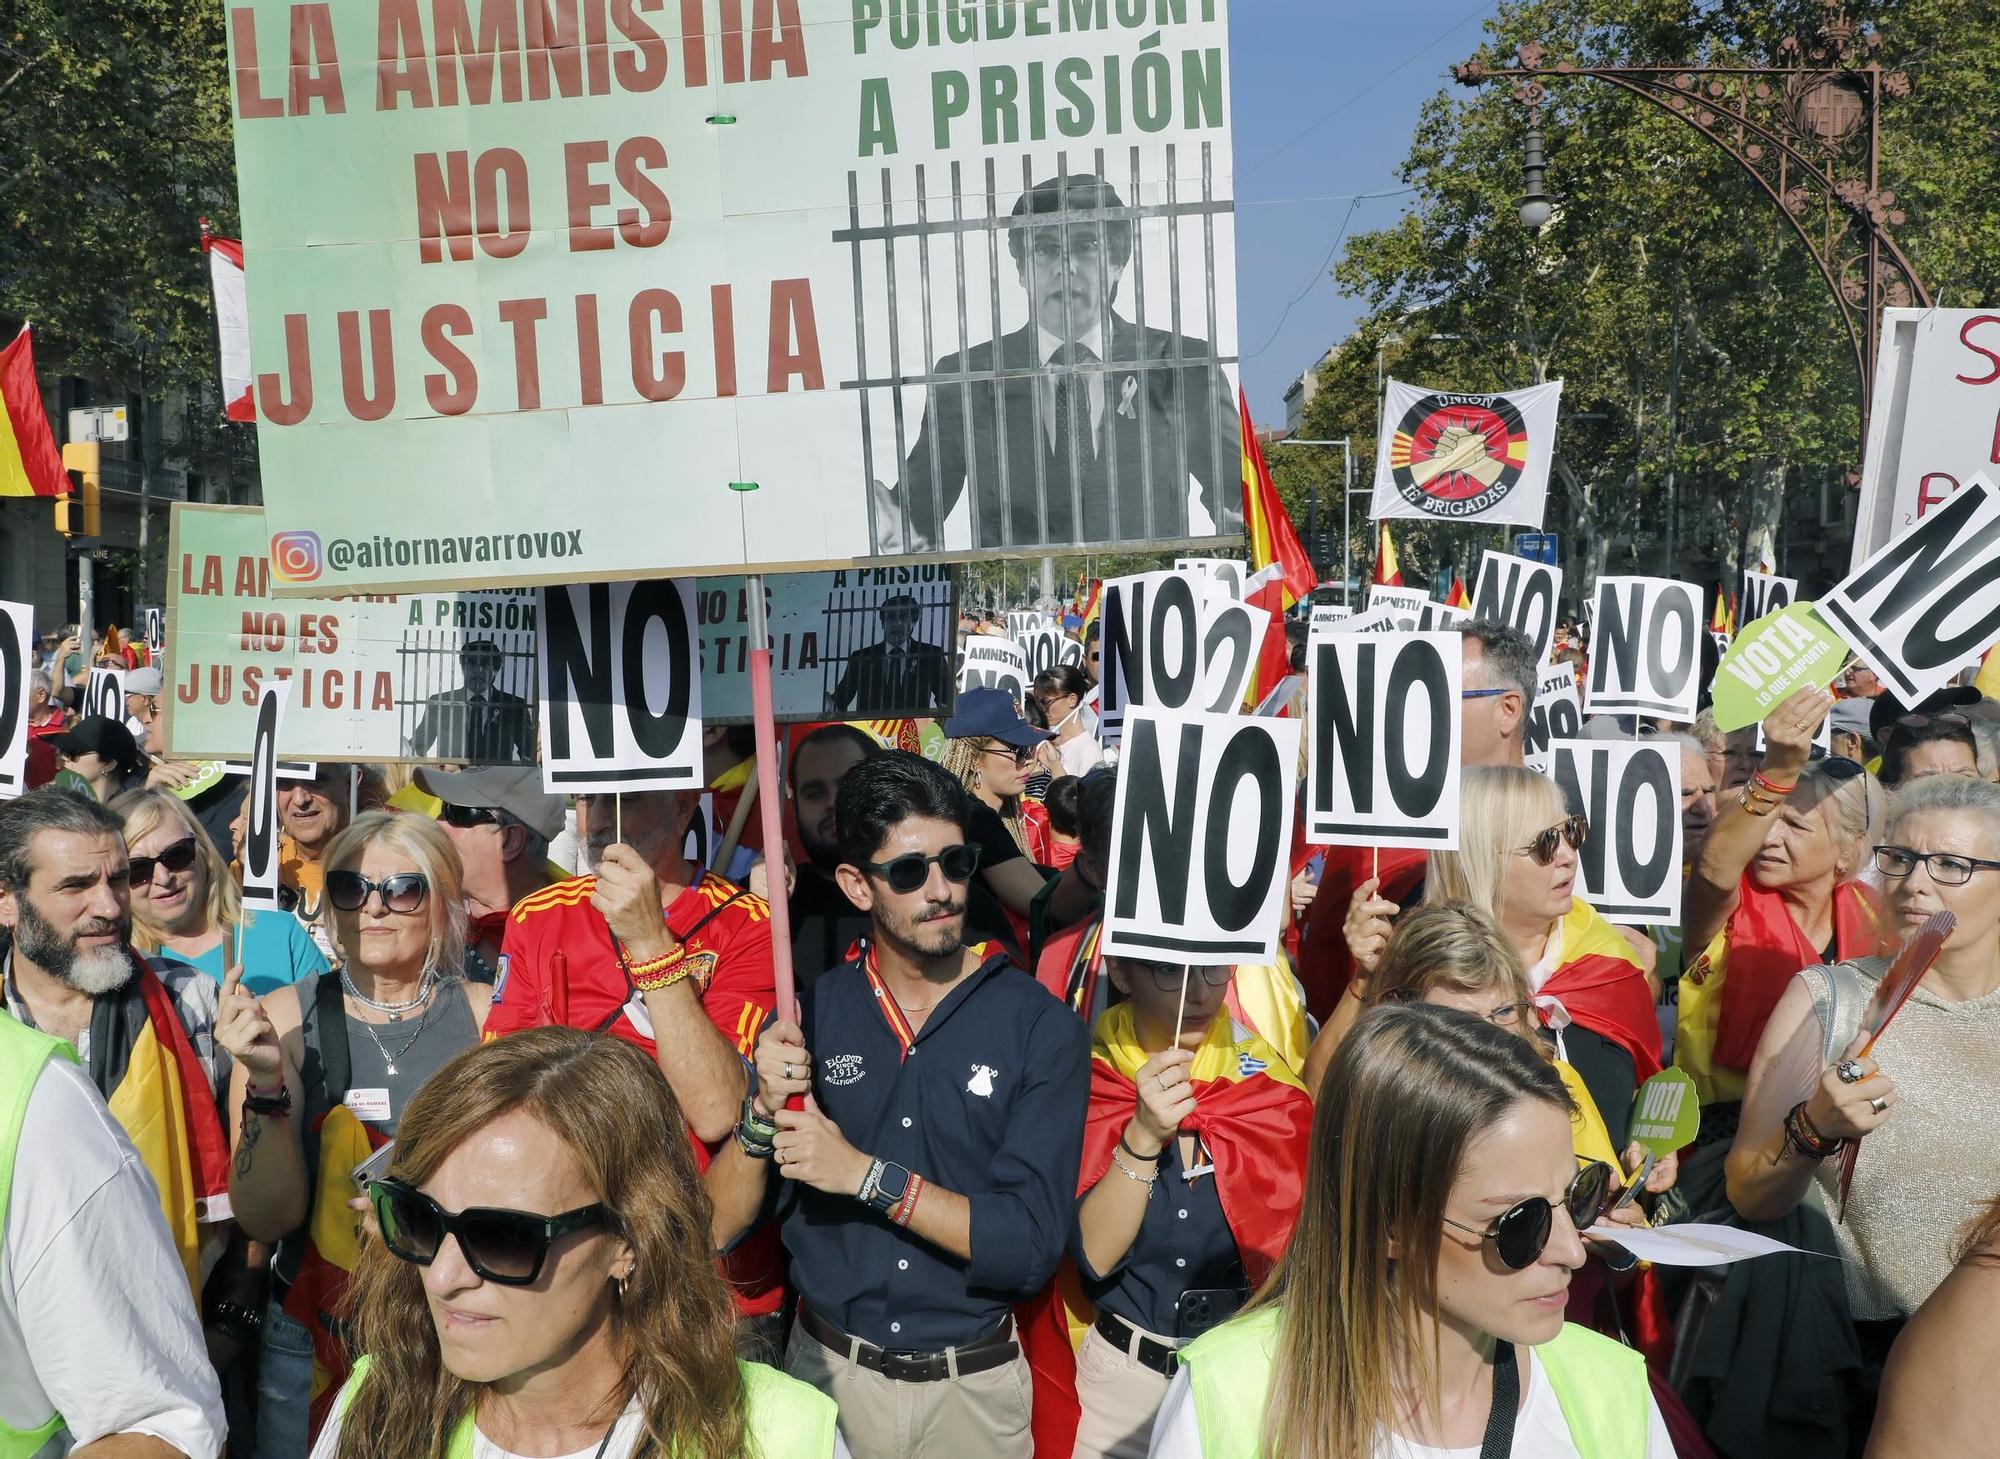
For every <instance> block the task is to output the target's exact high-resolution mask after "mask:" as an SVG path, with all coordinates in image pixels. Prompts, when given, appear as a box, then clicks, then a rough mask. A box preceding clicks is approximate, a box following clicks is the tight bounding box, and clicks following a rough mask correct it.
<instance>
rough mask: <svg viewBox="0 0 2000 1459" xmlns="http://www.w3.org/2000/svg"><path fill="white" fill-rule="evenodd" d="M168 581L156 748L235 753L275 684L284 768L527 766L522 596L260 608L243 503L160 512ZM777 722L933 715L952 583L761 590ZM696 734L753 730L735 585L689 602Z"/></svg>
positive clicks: (528, 640) (901, 574)
mask: <svg viewBox="0 0 2000 1459" xmlns="http://www.w3.org/2000/svg"><path fill="white" fill-rule="evenodd" d="M172 538H173V540H172V558H171V568H170V577H169V581H168V596H167V616H168V640H167V642H168V648H167V657H166V664H165V672H166V684H165V686H164V692H163V693H162V696H161V702H162V707H163V709H164V710H165V712H166V727H165V736H166V745H167V748H168V753H170V754H172V755H174V756H175V757H176V758H179V759H223V758H236V759H244V758H247V757H248V756H249V753H250V747H251V736H252V734H253V732H254V730H255V728H256V717H257V695H258V689H259V687H260V686H261V685H262V684H263V683H264V681H266V680H267V679H271V678H292V679H295V680H296V681H297V692H296V693H295V694H294V695H293V697H292V700H291V702H290V703H289V704H288V705H287V707H286V710H285V755H286V757H287V758H288V759H299V760H367V761H432V762H441V763H447V764H450V763H465V762H474V763H480V764H531V763H533V761H534V759H535V744H536V724H535V718H536V713H537V709H536V696H535V634H536V628H537V623H536V607H535V594H534V593H533V592H532V591H527V590H520V591H516V590H497V591H485V592H463V593H418V594H408V593H403V594H383V595H375V596H349V597H338V598H282V599H273V598H272V596H271V592H270V588H271V584H272V581H273V580H274V579H275V578H279V577H282V576H283V574H284V571H285V559H284V546H283V544H282V542H281V543H279V544H278V546H277V549H276V550H277V553H278V556H277V557H276V558H275V559H273V557H272V556H271V552H272V550H273V549H272V538H271V535H270V532H269V529H268V525H267V523H266V520H265V517H264V514H263V513H262V512H261V511H259V510H257V509H256V508H254V507H205V506H187V505H177V506H176V507H175V508H174V512H173V531H172ZM764 585H765V596H766V603H767V611H768V614H769V619H770V627H771V650H772V652H771V662H772V680H773V689H774V690H775V693H776V700H777V716H778V719H779V721H780V722H785V723H800V722H805V721H812V720H824V719H874V718H879V719H902V718H926V717H942V716H943V715H946V714H949V713H950V711H951V707H952V704H953V702H954V697H955V691H956V676H955V648H954V647H953V645H954V643H955V635H956V632H957V624H958V587H957V579H956V577H955V575H954V574H953V571H952V569H951V568H950V567H949V566H947V565H946V564H944V563H937V562H909V561H906V562H901V563H898V564H896V565H895V566H892V567H883V568H866V569H855V570H850V571H842V572H817V573H780V574H772V575H769V576H767V577H766V578H765V579H764ZM695 609H696V618H697V622H698V626H699V631H700V636H701V655H702V678H701V693H702V721H703V722H704V723H705V724H748V723H749V722H750V600H749V596H748V594H747V592H746V589H745V580H744V579H743V578H741V577H717V578H704V579H703V580H702V581H701V582H700V583H699V584H698V585H697V588H696V591H695Z"/></svg>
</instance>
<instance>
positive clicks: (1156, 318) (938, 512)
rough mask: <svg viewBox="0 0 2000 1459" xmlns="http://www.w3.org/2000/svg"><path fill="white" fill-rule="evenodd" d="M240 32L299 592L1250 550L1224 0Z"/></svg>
mask: <svg viewBox="0 0 2000 1459" xmlns="http://www.w3.org/2000/svg"><path fill="white" fill-rule="evenodd" d="M227 29H228V37H229V50H230V64H231V77H232V83H233V84H232V99H233V119H234V124H235V133H236V157H237V168H238V178H239V184H240V195H241V202H242V215H243V242H244V261H245V269H246V276H247V282H248V308H249V324H250V344H251V354H252V367H253V372H254V374H255V390H254V394H255V406H256V413H257V420H258V436H259V445H260V449H261V453H262V469H263V480H264V492H265V502H266V506H267V509H268V511H269V513H270V517H271V524H272V528H273V532H274V535H276V536H277V537H278V538H279V539H280V540H281V541H282V542H284V543H285V544H286V546H287V549H288V551H287V562H288V564H289V565H290V570H288V572H287V573H286V574H285V575H284V576H283V577H282V578H281V579H280V581H279V582H278V583H277V591H278V593H279V595H281V596H287V595H306V594H314V593H324V592H329V591H332V592H351V591H355V590H360V589H367V590H370V591H378V592H379V591H392V590H393V591H410V590H418V589H426V588H437V587H441V586H459V585H463V584H465V583H466V582H468V581H470V580H477V579H486V580H493V581H501V582H508V583H513V584H536V583H567V582H576V581H583V580H618V579H632V578H640V577H644V576H648V575H651V574H656V573H659V572H662V571H669V570H670V571H673V572H675V573H691V574H707V573H716V572H723V571H730V570H734V571H743V570H745V569H746V568H750V569H764V568H779V567H786V566H834V565H845V564H847V563H849V562H851V561H852V560H854V559H857V558H867V557H871V556H876V555H885V554H892V553H902V552H923V553H926V554H928V555H935V554H936V553H937V552H940V551H942V552H946V553H953V554H959V555H971V554H973V553H975V552H976V553H980V554H990V553H993V552H996V551H998V552H1006V551H1009V550H1012V549H1034V550H1036V551H1038V552H1039V551H1042V550H1048V549H1050V548H1053V549H1056V550H1078V549H1081V548H1083V547H1086V546H1102V545H1105V544H1109V543H1132V544H1137V543H1141V542H1144V543H1150V544H1154V545H1164V544H1169V543H1198V542H1206V541H1211V540H1213V539H1214V538H1216V537H1218V536H1224V535H1229V534H1233V533H1235V532H1236V531H1238V530H1239V529H1240V525H1241V504H1240V492H1239V484H1238V479H1239V468H1240V453H1239V447H1238V424H1237V422H1238V415H1237V410H1236V405H1235V400H1234V374H1235V350H1236V319H1235V242H1234V232H1233V203H1232V201H1231V199H1232V194H1233V188H1232V165H1231V158H1230V127H1229V47H1228V14H1227V4H1226V0H1196V3H1193V4H1188V3H1186V0H1168V3H1162V4H1146V5H1135V4H1106V3H1102V0H1098V3H1094V4H1093V3H1078V4H1062V5H1043V4H1040V3H1029V4H1014V3H1009V4H985V5H976V4H970V3H967V4H958V5H949V6H947V5H925V6H916V5H907V4H893V5H892V4H887V3H883V0H856V3H838V4H836V3H833V0H809V3H806V4H804V5H801V4H798V3H797V0H753V3H750V4H745V3H743V0H682V3H680V4H678V5H675V6H672V7H669V6H665V5H661V4H647V3H641V4H632V3H617V4H605V3H602V0H598V3H591V4H577V3H574V0H559V3H550V0H543V3H536V4H515V3H513V0H481V3H479V4H478V5H477V6H474V5H472V4H471V3H469V0H468V3H464V4H458V3H451V4H437V5H425V4H422V3H419V0H377V3H374V4H365V3H353V4H344V5H297V4H291V3H289V0H244V3H236V4H232V5H230V6H229V7H228V28H227ZM738 481H744V482H757V483H760V484H761V488H762V489H761V490H760V491H759V492H757V493H755V494H754V495H749V496H746V497H744V498H743V499H741V500H740V501H739V500H738V499H736V498H732V497H730V496H728V495H726V489H727V486H728V484H729V483H731V482H738ZM447 484H448V489H447ZM739 507H740V509H741V511H742V512H743V513H744V518H743V519H742V520H739ZM746 523H747V528H748V530H747V532H746V531H745V525H746ZM746 539H747V542H748V544H749V549H750V552H751V553H752V557H751V558H750V560H749V561H747V562H746V560H745V556H744V552H745V541H746Z"/></svg>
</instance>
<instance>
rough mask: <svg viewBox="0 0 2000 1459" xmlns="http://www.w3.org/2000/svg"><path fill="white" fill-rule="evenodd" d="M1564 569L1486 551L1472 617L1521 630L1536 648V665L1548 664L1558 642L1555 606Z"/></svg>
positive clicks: (1474, 593)
mask: <svg viewBox="0 0 2000 1459" xmlns="http://www.w3.org/2000/svg"><path fill="white" fill-rule="evenodd" d="M1562 585H1563V575H1562V569H1561V568H1559V567H1552V566H1550V565H1549V564H1548V563H1546V562H1530V561H1529V560H1528V559H1527V558H1525V557H1515V556H1514V555H1513V554H1512V553H1508V552H1491V551H1489V552H1486V553H1484V554H1483V555H1482V556H1481V557H1480V559H1479V576H1478V577H1477V578H1475V579H1473V583H1472V616H1473V617H1475V618H1479V619H1483V620H1484V621H1486V622H1488V623H1505V624H1506V625H1507V626H1508V627H1510V628H1518V629H1520V630H1521V632H1522V633H1524V634H1526V635H1527V636H1528V642H1529V643H1532V644H1533V645H1534V646H1535V662H1536V663H1538V664H1541V663H1547V662H1548V657H1549V649H1550V647H1551V646H1552V645H1553V644H1554V643H1555V641H1556V605H1557V604H1558V603H1560V602H1561V601H1562Z"/></svg>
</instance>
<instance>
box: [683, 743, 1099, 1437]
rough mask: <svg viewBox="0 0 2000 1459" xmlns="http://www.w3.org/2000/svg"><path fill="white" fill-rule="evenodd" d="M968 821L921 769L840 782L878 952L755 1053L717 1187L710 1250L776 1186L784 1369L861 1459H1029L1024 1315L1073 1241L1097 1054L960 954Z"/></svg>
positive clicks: (1000, 977) (1007, 975)
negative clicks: (791, 1326)
mask: <svg viewBox="0 0 2000 1459" xmlns="http://www.w3.org/2000/svg"><path fill="white" fill-rule="evenodd" d="M969 814H970V808H969V806H968V804H967V798H966V793H965V791H964V790H963V789H961V788H960V786H959V784H958V782H957V781H956V780H954V779H953V778H952V777H951V776H950V775H948V774H946V773H945V771H944V770H942V769H940V768H939V767H938V766H936V765H933V764H932V763H931V762H929V761H928V760H924V759H921V758H919V757H918V756H915V755H909V754H904V753H901V752H890V753H886V754H883V755H880V756H877V757H875V758H874V759H871V760H866V761H864V762H862V763H861V764H858V765H856V766H854V767H853V768H852V769H850V770H849V771H848V772H847V773H846V774H845V775H844V776H843V777H842V778H841V781H840V790H839V794H838V796H837V797H836V801H835V812H834V824H835V827H836V834H837V837H838V840H839V848H840V865H839V867H838V869H837V870H836V872H835V875H836V877H837V878H838V880H839V882H840V886H841V889H842V890H843V891H845V892H846V893H847V896H848V898H849V900H851V901H852V902H853V903H854V904H855V905H856V906H857V907H859V908H861V909H862V910H863V911H865V912H866V913H867V914H868V917H869V922H870V936H869V938H868V941H867V943H866V945H865V946H864V947H863V948H862V949H861V951H860V952H859V954H858V955H857V956H855V957H854V958H851V959H849V960H848V961H847V962H845V963H843V964H842V965H841V966H840V967H838V968H835V969H834V970H833V971H832V972H829V973H827V974H825V975H824V976H823V977H821V978H820V979H819V980H818V981H817V982H816V983H814V984H813V986H812V987H811V988H810V989H808V990H807V991H806V992H805V993H804V995H803V996H802V997H801V999H800V1019H799V1022H798V1023H796V1024H795V1023H791V1022H787V1021H778V1022H775V1023H773V1024H772V1025H771V1026H770V1027H769V1028H768V1029H766V1030H765V1031H764V1032H763V1033H762V1035H761V1036H760V1037H759V1039H758V1041H757V1056H756V1079H755V1081H754V1082H753V1084H752V1086H751V1092H750V1096H749V1097H748V1098H747V1099H746V1100H745V1101H744V1104H743V1114H742V1119H741V1121H740V1122H739V1123H738V1125H737V1127H736V1138H735V1140H734V1141H733V1142H732V1143H731V1144H729V1145H725V1146H724V1147H723V1150H722V1153H721V1154H719V1155H718V1156H717V1157H716V1159H715V1163H714V1164H713V1165H712V1166H711V1167H710V1168H709V1172H708V1177H707V1180H708V1188H709V1194H710V1196H711V1197H712V1198H713V1200H714V1203H715V1228H714V1229H715V1238H716V1242H717V1244H718V1245H721V1246H726V1245H727V1244H728V1243H730V1242H731V1241H733V1240H735V1239H736V1238H737V1237H738V1236H739V1235H740V1234H741V1233H742V1232H744V1231H746V1230H748V1229H750V1227H751V1226H752V1224H753V1223H754V1222H755V1221H756V1220H757V1219H758V1218H759V1215H760V1213H761V1212H763V1210H764V1209H765V1204H766V1200H767V1197H768V1195H769V1194H770V1187H771V1184H772V1175H773V1173H774V1172H775V1174H776V1175H777V1176H778V1177H779V1181H778V1185H777V1192H776V1195H777V1200H776V1205H777V1212H778V1215H779V1217H780V1219H781V1220H782V1221H783V1223H784V1236H785V1246H786V1248H787V1249H788V1250H789V1251H790V1253H791V1258H792V1281H793V1284H794V1285H795V1286H796V1287H797V1288H798V1290H799V1297H800V1303H799V1312H798V1323H797V1330H796V1331H795V1332H794V1333H793V1335H792V1342H791V1347H790V1352H789V1356H788V1359H787V1364H786V1368H787V1371H788V1372H790V1373H791V1375H792V1376H793V1377H795V1378H799V1379H803V1380H804V1381H805V1382H808V1383H811V1384H812V1385H813V1386H814V1387H815V1388H818V1389H819V1390H820V1391H821V1392H822V1393H825V1394H827V1395H828V1396H830V1397H831V1398H833V1399H834V1401H835V1402H836V1403H837V1404H839V1406H840V1432H841V1436H842V1438H844V1439H845V1440H846V1443H847V1447H848V1449H849V1450H850V1452H852V1453H853V1455H854V1456H855V1459H889V1456H892V1455H902V1454H919V1453H924V1454H927V1453H933V1452H936V1453H945V1452H949V1453H950V1454H951V1455H952V1456H953V1459H1025V1456H1026V1455H1028V1454H1029V1453H1030V1452H1031V1451H1032V1448H1033V1438H1032V1435H1031V1433H1030V1425H1029V1420H1030V1416H1031V1415H1030V1402H1029V1375H1028V1367H1027V1360H1026V1359H1025V1357H1024V1356H1023V1354H1022V1350H1021V1344H1020V1341H1019V1339H1018V1336H1017V1334H1016V1331H1015V1326H1014V1315H1013V1309H1014V1306H1015V1304H1016V1303H1019V1302H1021V1301H1024V1300H1025V1299H1027V1298H1029V1297H1030V1296H1032V1295H1033V1294H1035V1293H1037V1292H1038V1291H1040V1290H1041V1288H1042V1286H1043V1284H1044V1283H1045V1282H1047V1281H1048V1279H1049V1276H1050V1274H1051V1273H1052V1272H1053V1271H1054V1270H1055V1267H1056V1261H1057V1259H1058V1258H1059V1257H1060V1256H1061V1255H1062V1252H1063V1249H1064V1242H1065V1241H1066V1239H1067V1238H1068V1235H1069V1232H1070V1230H1071V1227H1072V1226H1073V1224H1074V1222H1075V1218H1076V1212H1075V1197H1076V1178H1077V1165H1078V1160H1079V1157H1080V1155H1081V1151H1082V1141H1083V1118H1084V1112H1085V1110H1086V1108H1087V1106H1088V1103H1089V1088H1090V1067H1089V1042H1090V1040H1089V1033H1088V1030H1087V1029H1086V1028H1085V1027H1084V1025H1083V1022H1082V1020H1080V1019H1078V1018H1076V1017H1075V1016H1073V1015H1072V1014H1071V1013H1070V1012H1069V1010H1068V1009H1066V1008H1065V1007H1064V1006H1063V1005H1062V1004H1061V1003H1060V1002H1058V1001H1057V1000H1056V999H1054V998H1052V997H1050V996H1049V995H1048V994H1047V993H1046V992H1044V991H1043V990H1042V989H1041V988H1040V987H1038V986H1037V985H1036V983H1035V981H1034V979H1032V978H1030V977H1029V976H1028V975H1027V974H1026V973H1024V972H1022V971H1021V970H1020V969H1019V968H1017V967H1015V966H1013V965H1012V964H1011V963H1010V962H1009V960H1008V958H1007V955H1006V954H1005V953H1004V952H1002V951H1000V950H998V949H997V948H995V947H994V946H993V945H992V944H979V945H975V946H967V945H966V943H965V940H964V937H965V899H966V885H967V883H968V882H969V881H970V880H971V878H972V875H973V872H974V871H975V870H977V867H978V861H979V856H978V850H977V847H976V845H975V844H972V843H970V842H969V839H968V836H967V831H966V823H967V819H968V817H969ZM800 1101H803V1105H802V1107H800V1103H799V1102H800Z"/></svg>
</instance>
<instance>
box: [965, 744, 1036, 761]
mask: <svg viewBox="0 0 2000 1459" xmlns="http://www.w3.org/2000/svg"><path fill="white" fill-rule="evenodd" d="M979 753H980V754H982V755H1005V756H1006V757H1007V758H1008V759H1010V760H1012V761H1013V762H1014V763H1015V764H1016V765H1026V764H1028V763H1029V762H1030V761H1032V760H1033V759H1034V758H1035V747H1034V746H1033V745H1021V746H1018V747H1017V746H1014V745H988V746H986V748H985V749H983V750H981V751H980V752H979Z"/></svg>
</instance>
